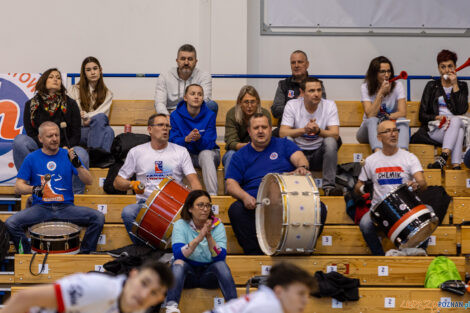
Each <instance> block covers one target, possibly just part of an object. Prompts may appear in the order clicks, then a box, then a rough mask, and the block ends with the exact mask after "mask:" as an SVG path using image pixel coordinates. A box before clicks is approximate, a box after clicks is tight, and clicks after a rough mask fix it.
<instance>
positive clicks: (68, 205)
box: [5, 122, 104, 253]
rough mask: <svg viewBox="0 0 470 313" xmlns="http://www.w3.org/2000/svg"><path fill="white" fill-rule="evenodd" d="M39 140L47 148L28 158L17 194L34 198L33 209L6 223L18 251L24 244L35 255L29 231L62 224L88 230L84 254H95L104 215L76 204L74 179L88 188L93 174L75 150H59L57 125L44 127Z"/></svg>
mask: <svg viewBox="0 0 470 313" xmlns="http://www.w3.org/2000/svg"><path fill="white" fill-rule="evenodd" d="M38 139H39V141H40V142H41V143H42V145H43V146H42V148H41V149H38V150H36V151H34V152H32V153H30V154H29V155H28V156H27V157H26V159H25V160H24V162H23V164H22V165H21V168H20V170H19V171H18V176H17V180H16V185H15V193H16V194H20V195H26V194H32V196H33V203H32V206H31V207H29V208H27V209H25V210H22V211H20V212H18V213H16V214H14V215H13V216H11V217H10V218H8V219H7V221H6V222H5V225H6V227H7V229H8V232H9V233H10V237H11V239H12V240H13V243H14V244H15V247H16V250H17V251H18V248H19V244H20V242H21V245H22V247H23V251H24V253H31V246H30V243H29V241H28V239H27V238H26V235H25V233H24V230H25V229H26V228H27V227H30V226H32V225H35V224H38V223H41V222H46V221H53V220H54V221H57V220H59V221H60V220H62V221H67V222H71V223H74V224H77V225H79V226H85V227H87V230H86V232H85V236H84V237H83V240H82V244H81V248H80V253H90V252H91V251H95V250H96V245H97V243H98V238H99V236H100V234H101V230H102V229H103V224H104V215H103V214H102V213H101V212H98V211H96V210H93V209H91V208H87V207H78V206H75V205H74V204H73V187H72V177H73V175H78V177H79V178H80V180H81V181H82V182H83V183H84V184H87V185H91V184H92V182H93V179H92V177H91V174H90V172H89V171H88V170H87V169H86V168H85V167H84V166H82V163H81V161H80V158H79V157H78V156H77V154H76V153H75V152H74V151H73V149H68V148H59V144H60V132H59V127H58V126H57V124H55V123H53V122H44V123H42V124H41V126H39V135H38ZM48 178H49V179H48Z"/></svg>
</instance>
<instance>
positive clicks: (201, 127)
mask: <svg viewBox="0 0 470 313" xmlns="http://www.w3.org/2000/svg"><path fill="white" fill-rule="evenodd" d="M183 99H184V100H183V101H181V102H180V103H178V106H177V107H176V110H175V111H173V113H171V115H170V122H171V127H172V128H171V131H170V141H171V142H173V143H176V144H178V145H180V146H183V147H185V148H186V149H188V151H189V154H190V155H191V160H192V161H193V164H194V166H195V167H198V168H201V169H202V178H203V180H204V184H205V186H206V190H207V192H208V193H209V194H210V195H211V196H214V195H217V167H218V166H219V163H220V149H219V147H218V146H217V145H216V144H215V140H216V139H217V130H216V128H215V119H216V114H215V113H214V112H212V111H211V110H210V109H209V108H208V107H207V105H206V103H205V102H204V91H203V89H202V87H201V86H200V85H198V84H191V85H189V86H188V87H186V90H185V92H184V97H183Z"/></svg>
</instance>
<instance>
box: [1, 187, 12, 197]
mask: <svg viewBox="0 0 470 313" xmlns="http://www.w3.org/2000/svg"><path fill="white" fill-rule="evenodd" d="M14 194H15V186H0V195H14Z"/></svg>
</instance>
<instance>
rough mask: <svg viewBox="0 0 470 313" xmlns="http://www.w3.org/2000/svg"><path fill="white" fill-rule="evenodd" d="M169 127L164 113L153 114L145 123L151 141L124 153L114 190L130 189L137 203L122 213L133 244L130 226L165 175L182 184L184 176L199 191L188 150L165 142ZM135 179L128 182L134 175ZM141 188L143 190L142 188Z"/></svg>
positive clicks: (197, 180)
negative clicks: (125, 154) (133, 192)
mask: <svg viewBox="0 0 470 313" xmlns="http://www.w3.org/2000/svg"><path fill="white" fill-rule="evenodd" d="M170 129H171V125H170V121H169V119H168V116H167V115H165V114H161V113H160V114H159V113H156V114H153V115H152V116H150V117H149V120H148V132H149V135H150V142H148V143H144V144H142V145H138V146H136V147H134V148H132V149H131V150H130V151H129V153H128V154H127V157H126V161H125V162H124V165H123V166H122V167H121V169H120V170H119V173H118V175H117V176H116V178H115V180H114V183H113V185H114V188H116V189H117V190H122V191H126V190H129V189H133V190H134V191H135V193H136V198H137V203H136V204H130V205H128V206H126V207H125V208H124V209H123V210H122V220H123V221H124V225H125V226H126V230H127V232H128V233H129V234H130V237H131V240H132V242H134V243H137V244H138V243H141V240H140V239H139V238H137V237H136V236H134V235H133V234H132V232H131V230H132V225H133V223H134V221H135V219H136V217H137V215H138V214H139V211H140V209H141V208H142V207H143V206H144V204H145V201H146V200H147V198H148V197H149V196H150V194H151V193H152V192H153V191H154V190H155V189H156V187H157V186H158V184H160V182H161V181H162V179H164V178H165V177H167V176H171V177H172V178H174V179H175V180H176V181H177V182H178V183H180V184H182V182H183V178H184V177H186V178H187V180H188V182H189V184H190V187H191V189H192V190H195V189H202V186H201V183H200V182H199V179H198V178H197V174H196V171H195V170H194V167H193V163H192V162H191V157H190V156H189V152H188V150H186V148H184V147H181V146H179V145H176V144H173V143H171V142H168V138H169V133H170ZM134 174H135V175H136V180H135V181H131V180H129V179H130V178H131V177H132V176H133V175H134ZM142 186H143V187H144V188H142Z"/></svg>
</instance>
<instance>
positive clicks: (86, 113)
mask: <svg viewBox="0 0 470 313" xmlns="http://www.w3.org/2000/svg"><path fill="white" fill-rule="evenodd" d="M68 94H69V96H70V97H71V98H72V99H74V100H75V101H77V104H78V107H79V108H80V116H81V122H82V129H81V140H80V144H81V145H84V146H87V147H88V148H92V149H103V150H105V151H107V152H110V150H111V144H112V143H113V139H114V131H113V129H112V128H111V126H109V119H108V117H109V112H110V109H111V103H112V101H113V93H112V92H111V91H110V90H109V89H108V88H107V87H106V85H105V84H104V80H103V69H102V67H101V64H100V62H99V61H98V59H96V58H95V57H87V58H85V60H83V62H82V67H81V69H80V81H79V82H78V83H77V84H75V85H72V86H71V87H70V88H69V89H68Z"/></svg>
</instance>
